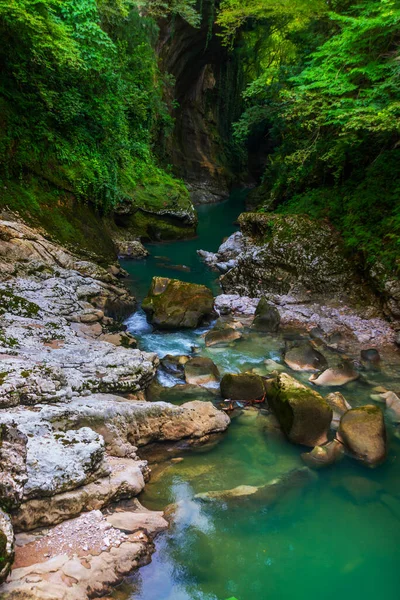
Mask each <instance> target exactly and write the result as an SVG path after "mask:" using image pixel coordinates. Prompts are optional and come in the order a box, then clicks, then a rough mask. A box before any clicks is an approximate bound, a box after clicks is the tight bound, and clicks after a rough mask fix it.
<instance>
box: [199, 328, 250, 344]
mask: <svg viewBox="0 0 400 600" xmlns="http://www.w3.org/2000/svg"><path fill="white" fill-rule="evenodd" d="M241 337H242V334H241V333H240V331H237V330H236V329H234V328H233V327H223V328H221V329H220V328H218V329H217V328H215V329H211V331H208V332H207V333H206V337H205V342H206V346H207V348H209V347H211V346H217V345H220V344H228V343H229V342H234V341H235V340H239V339H240V338H241Z"/></svg>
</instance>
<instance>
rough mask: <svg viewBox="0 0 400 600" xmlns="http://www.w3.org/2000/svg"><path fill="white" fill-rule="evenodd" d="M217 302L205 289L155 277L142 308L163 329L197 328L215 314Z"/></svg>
mask: <svg viewBox="0 0 400 600" xmlns="http://www.w3.org/2000/svg"><path fill="white" fill-rule="evenodd" d="M213 305H214V298H213V295H212V292H211V290H209V289H208V288H207V287H205V286H204V285H197V284H194V283H186V282H184V281H179V280H178V279H168V278H166V277H153V281H152V284H151V287H150V290H149V293H148V296H147V297H146V298H145V299H144V300H143V304H142V308H143V310H144V311H145V312H146V314H147V317H148V319H149V321H150V322H151V323H153V324H154V325H156V326H157V327H159V328H160V329H176V328H180V327H184V328H192V327H197V326H198V325H199V323H200V322H201V320H202V319H203V318H204V317H206V316H208V315H210V314H211V313H212V311H213Z"/></svg>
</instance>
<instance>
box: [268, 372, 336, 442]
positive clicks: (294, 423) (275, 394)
mask: <svg viewBox="0 0 400 600" xmlns="http://www.w3.org/2000/svg"><path fill="white" fill-rule="evenodd" d="M267 400H268V403H269V405H270V406H271V408H272V410H273V411H274V413H275V415H276V417H277V419H278V421H279V423H280V424H281V427H282V429H283V431H284V432H285V434H286V435H287V437H288V438H289V440H290V441H291V442H293V443H295V444H302V445H304V446H311V447H313V446H319V445H321V444H324V443H326V441H327V439H328V438H327V433H328V430H329V426H330V423H331V421H332V409H331V408H330V406H329V405H328V403H327V402H326V400H325V399H324V398H323V397H322V396H321V395H320V394H318V393H317V392H315V391H314V390H311V389H310V388H308V387H306V386H305V385H303V384H302V383H299V382H298V381H296V379H293V377H290V375H287V374H286V373H280V374H279V375H278V376H277V377H276V378H275V379H272V380H268V382H267Z"/></svg>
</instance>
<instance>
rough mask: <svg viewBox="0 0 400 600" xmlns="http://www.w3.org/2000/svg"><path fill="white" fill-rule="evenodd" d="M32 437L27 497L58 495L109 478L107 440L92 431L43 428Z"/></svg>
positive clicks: (29, 447)
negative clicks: (105, 477)
mask: <svg viewBox="0 0 400 600" xmlns="http://www.w3.org/2000/svg"><path fill="white" fill-rule="evenodd" d="M31 432H32V435H31V436H29V434H28V447H27V450H28V452H27V459H26V467H27V476H28V480H27V482H26V484H25V487H24V497H25V498H41V497H44V496H54V494H58V493H60V492H64V491H67V490H71V489H74V488H77V487H79V486H81V485H84V484H85V483H89V482H90V481H93V480H94V479H97V478H98V477H101V476H105V475H108V472H109V471H108V469H107V466H106V465H105V464H104V462H103V461H104V440H103V438H102V437H101V436H100V435H99V434H98V433H96V432H95V431H93V430H92V429H89V427H82V428H81V429H79V430H78V431H73V430H69V431H66V432H63V431H56V432H54V431H52V429H51V426H50V425H48V426H47V427H46V426H45V425H41V426H40V427H38V428H36V430H35V429H31Z"/></svg>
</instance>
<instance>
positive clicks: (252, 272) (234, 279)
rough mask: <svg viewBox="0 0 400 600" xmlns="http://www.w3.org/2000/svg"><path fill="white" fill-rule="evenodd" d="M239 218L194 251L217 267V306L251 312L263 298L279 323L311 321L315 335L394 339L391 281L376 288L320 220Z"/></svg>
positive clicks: (307, 324) (367, 341)
mask: <svg viewBox="0 0 400 600" xmlns="http://www.w3.org/2000/svg"><path fill="white" fill-rule="evenodd" d="M239 224H240V229H241V230H240V231H238V232H236V233H234V234H233V235H231V236H230V237H229V238H228V239H227V240H226V241H225V242H223V243H222V245H221V246H220V248H219V250H218V252H216V253H212V252H207V251H204V250H199V252H198V254H199V256H200V257H201V258H202V259H203V260H204V262H205V263H206V264H207V265H208V266H209V267H210V268H213V269H215V270H217V271H219V272H220V273H221V277H220V282H221V287H222V289H223V292H224V294H222V295H221V296H219V297H218V298H217V299H216V302H215V308H216V310H217V312H218V313H220V314H228V313H233V314H235V313H236V314H240V315H242V316H243V315H248V316H251V315H253V314H254V312H255V308H256V306H257V304H258V302H259V300H260V298H261V297H264V298H266V299H267V301H268V302H269V303H271V304H272V305H273V306H275V307H276V308H277V309H278V310H279V313H280V317H281V323H282V325H284V326H286V327H294V328H295V327H300V328H306V329H307V331H311V330H312V329H315V328H318V329H319V335H322V336H325V337H329V336H332V335H335V334H340V335H341V336H344V337H346V338H349V339H352V340H353V341H354V342H355V343H356V344H358V345H360V346H361V347H362V346H368V345H371V344H373V345H378V346H382V345H393V344H394V343H395V341H396V338H397V333H396V332H397V330H398V328H399V325H398V321H397V312H398V308H396V293H395V289H396V285H395V282H393V281H392V283H391V284H390V285H389V284H387V286H386V288H387V293H384V294H380V289H379V286H378V284H377V283H376V282H375V283H374V284H372V283H371V282H373V279H371V278H365V277H364V278H363V277H362V276H361V274H360V273H359V272H358V270H357V268H356V265H355V264H354V262H352V261H351V260H350V258H349V257H348V256H347V255H346V253H345V250H344V248H343V245H342V242H341V239H340V236H339V235H338V233H337V232H336V231H335V230H334V229H333V228H332V227H331V226H330V225H329V224H328V223H326V222H324V221H313V220H312V219H310V218H309V217H306V216H304V215H275V214H272V213H271V214H269V213H266V214H261V213H243V214H242V215H241V216H240V217H239ZM386 288H385V289H386ZM390 290H392V292H390ZM390 294H391V295H390Z"/></svg>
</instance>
